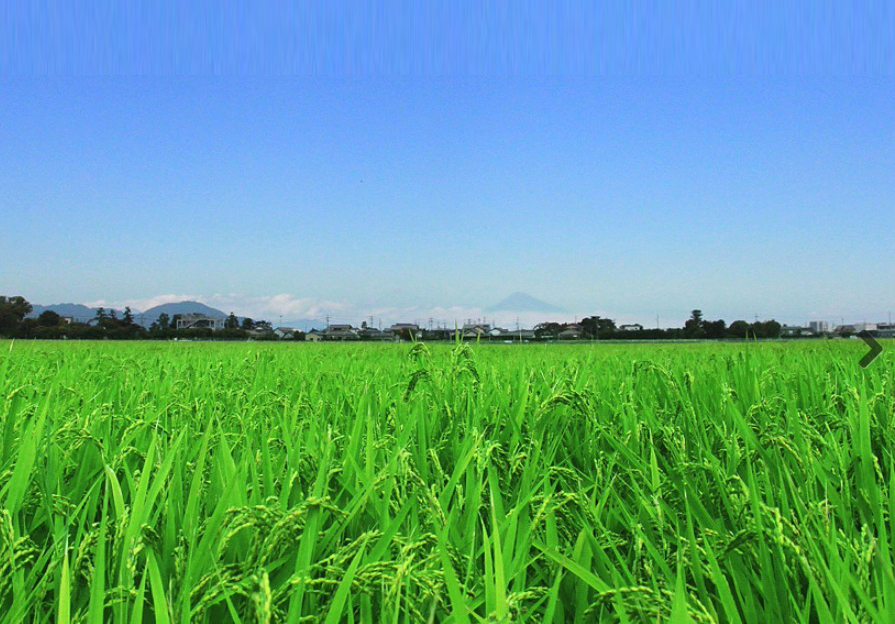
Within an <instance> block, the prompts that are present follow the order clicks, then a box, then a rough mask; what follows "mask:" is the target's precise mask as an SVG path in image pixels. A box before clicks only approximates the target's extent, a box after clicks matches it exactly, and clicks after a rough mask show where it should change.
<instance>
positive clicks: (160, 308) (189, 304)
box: [134, 301, 241, 327]
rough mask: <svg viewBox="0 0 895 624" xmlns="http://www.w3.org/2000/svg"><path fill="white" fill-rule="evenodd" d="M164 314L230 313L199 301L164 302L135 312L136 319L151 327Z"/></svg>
mask: <svg viewBox="0 0 895 624" xmlns="http://www.w3.org/2000/svg"><path fill="white" fill-rule="evenodd" d="M162 314H167V315H168V318H174V315H175V314H204V315H205V316H211V317H226V316H228V313H226V312H222V311H220V310H218V309H217V308H212V307H211V306H207V305H205V304H204V303H199V302H198V301H178V302H177V303H163V304H162V305H157V306H155V307H154V308H149V309H148V310H146V311H145V312H142V313H140V314H137V313H134V320H135V321H137V322H138V323H140V324H141V325H143V326H144V327H149V326H150V325H152V324H153V323H154V322H155V321H157V320H158V317H159V316H160V315H162ZM240 320H241V319H240Z"/></svg>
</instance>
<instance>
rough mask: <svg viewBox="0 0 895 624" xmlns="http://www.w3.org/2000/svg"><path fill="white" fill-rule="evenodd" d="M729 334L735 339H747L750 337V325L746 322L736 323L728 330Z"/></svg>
mask: <svg viewBox="0 0 895 624" xmlns="http://www.w3.org/2000/svg"><path fill="white" fill-rule="evenodd" d="M727 333H728V334H729V335H731V336H733V337H734V338H746V337H747V336H748V335H749V323H747V322H746V321H734V322H733V323H731V324H730V327H728V328H727Z"/></svg>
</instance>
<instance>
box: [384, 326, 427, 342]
mask: <svg viewBox="0 0 895 624" xmlns="http://www.w3.org/2000/svg"><path fill="white" fill-rule="evenodd" d="M388 331H390V332H391V333H392V334H393V335H394V336H396V337H398V338H404V339H405V340H406V339H409V340H413V339H414V338H416V337H418V336H420V326H419V325H417V324H416V323H395V324H394V325H392V326H391V327H389V328H388Z"/></svg>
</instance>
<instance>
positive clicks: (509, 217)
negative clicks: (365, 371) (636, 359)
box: [0, 3, 895, 324]
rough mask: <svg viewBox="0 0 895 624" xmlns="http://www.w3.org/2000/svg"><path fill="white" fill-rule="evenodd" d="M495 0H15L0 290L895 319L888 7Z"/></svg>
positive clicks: (894, 103)
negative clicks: (666, 10)
mask: <svg viewBox="0 0 895 624" xmlns="http://www.w3.org/2000/svg"><path fill="white" fill-rule="evenodd" d="M52 6H55V5H50V7H52ZM490 6H491V7H492V8H491V9H489V10H488V11H487V12H483V13H482V12H480V13H469V12H461V11H457V10H448V9H446V8H444V7H441V8H439V9H437V10H433V11H431V12H430V13H427V14H419V12H418V11H417V10H414V11H391V10H390V8H389V9H384V10H382V11H379V12H375V13H374V12H371V10H370V9H366V10H361V11H355V12H351V11H347V10H344V7H343V9H338V10H330V11H329V12H327V11H326V10H324V9H320V10H317V9H314V8H312V9H309V10H307V11H303V12H301V13H300V14H298V13H294V12H293V13H279V12H278V10H277V9H271V10H270V11H269V12H267V13H266V14H265V16H264V17H260V16H247V15H241V14H233V13H230V14H225V15H224V16H223V17H220V19H217V17H216V16H215V14H213V13H212V12H211V11H210V10H209V11H200V12H198V13H196V14H193V15H191V16H178V17H177V18H176V19H175V18H174V16H173V15H159V14H143V13H136V14H135V13H127V14H120V15H119V14H116V13H107V12H103V11H101V10H99V9H97V10H96V11H93V12H91V11H82V12H79V13H78V14H74V13H72V14H71V15H66V14H65V13H64V12H65V10H66V9H65V8H61V7H57V8H45V9H43V10H29V11H28V12H27V13H25V12H17V10H16V9H13V10H12V11H11V12H10V15H9V16H8V17H7V18H6V21H5V22H4V23H3V25H2V27H0V34H6V35H9V34H10V33H11V32H14V33H16V37H14V38H13V39H12V41H13V42H14V43H9V42H10V41H11V39H10V38H9V37H4V41H5V42H6V43H3V44H2V45H3V46H6V48H5V51H4V53H3V54H2V56H0V70H3V77H2V79H0V110H2V114H0V212H2V223H3V239H4V244H3V245H2V246H0V291H2V293H3V294H22V295H25V296H26V297H28V298H29V299H30V300H32V301H35V302H39V303H53V302H61V301H75V302H94V301H106V302H109V303H123V302H130V303H132V304H135V305H137V307H139V306H140V305H148V304H149V303H152V302H156V301H160V300H167V299H166V297H167V298H168V299H170V298H177V297H180V296H190V297H197V298H201V299H203V300H205V301H208V302H209V303H212V304H213V305H214V304H217V305H219V306H221V307H226V306H230V307H237V309H236V310H235V311H236V312H237V313H240V312H245V313H252V314H267V315H268V316H273V315H275V314H285V315H286V316H305V315H311V314H318V315H319V314H323V313H326V312H329V313H331V314H333V315H334V316H337V317H338V316H344V317H355V318H356V320H359V318H360V315H365V314H368V313H369V314H376V313H378V314H380V315H381V314H383V313H384V314H385V315H386V316H389V315H392V316H400V315H402V314H403V315H417V316H427V315H431V314H435V315H440V316H441V317H449V316H450V315H451V314H455V315H456V314H460V315H461V316H462V315H463V314H464V313H467V312H468V313H470V314H475V311H476V310H477V309H478V308H482V307H485V306H488V305H490V304H493V303H495V302H497V301H498V300H500V299H502V298H503V297H504V296H506V295H508V294H510V293H511V292H513V291H525V292H527V293H530V294H532V295H534V296H536V297H539V298H541V299H544V300H546V301H549V302H551V303H554V304H557V305H560V306H563V307H564V308H566V309H568V310H570V311H571V312H574V313H591V312H593V313H601V314H604V315H609V316H612V317H615V318H619V319H622V320H640V321H641V322H651V323H653V322H655V321H654V319H655V316H656V315H657V314H658V315H660V317H661V318H662V319H664V320H665V321H667V323H669V324H670V323H673V322H674V323H676V322H678V321H679V320H681V319H682V318H684V317H685V316H686V315H687V313H688V311H689V310H690V309H691V308H694V307H700V308H702V309H703V310H704V311H705V313H706V316H708V317H710V318H716V317H723V318H725V319H727V320H728V321H730V320H733V319H734V318H748V319H751V318H752V316H753V315H754V314H758V315H759V316H761V317H776V318H778V319H780V320H783V321H788V322H797V321H804V320H807V319H809V318H823V319H829V320H834V319H835V320H838V319H839V318H840V317H842V316H844V317H846V319H847V320H849V319H850V320H855V321H858V320H863V319H864V318H865V317H866V318H867V320H882V319H883V318H885V315H886V314H887V313H888V311H889V310H891V309H895V272H893V270H892V260H893V249H895V244H893V243H895V229H893V227H892V224H893V217H895V79H893V76H895V61H893V45H895V44H893V41H892V39H891V38H892V34H891V33H892V32H895V12H893V10H892V9H891V8H887V7H881V6H876V7H871V8H869V9H867V10H866V11H865V10H864V9H860V10H855V11H854V12H853V13H849V14H847V15H843V14H841V10H837V11H834V10H833V9H828V10H827V11H826V12H824V10H822V9H816V10H815V12H814V13H812V14H811V15H807V16H800V15H798V14H795V13H793V12H791V11H788V10H787V9H785V8H784V9H781V10H779V11H778V12H777V13H770V12H765V13H759V14H756V15H755V16H752V17H749V16H747V15H746V14H745V13H744V12H743V11H741V10H740V9H739V8H737V6H736V5H731V7H732V8H730V9H729V10H728V11H727V12H726V13H725V14H723V15H721V14H719V13H718V11H717V10H712V11H705V10H702V11H699V10H696V9H698V8H699V6H700V5H691V7H690V9H691V10H690V11H683V12H682V17H681V18H676V17H675V16H673V15H662V14H661V13H658V14H657V12H656V9H657V7H656V5H654V4H651V3H646V4H638V5H636V6H638V7H639V9H638V10H636V11H633V12H632V13H630V14H629V15H615V14H612V15H604V14H600V13H599V12H598V11H597V12H594V11H589V12H586V13H582V14H580V15H579V14H576V12H575V11H573V10H572V5H563V6H564V7H565V9H563V10H560V11H555V10H548V9H546V8H544V7H539V6H537V5H531V7H530V9H528V10H525V11H521V12H514V11H509V10H507V9H506V7H503V5H501V4H494V5H490ZM526 6H528V5H526ZM743 6H745V5H743ZM405 8H406V7H405ZM41 11H44V12H41ZM676 19H678V20H679V21H675V20H676ZM613 20H614V21H613ZM806 20H807V21H806ZM172 23H173V24H174V25H172ZM183 24H188V25H189V24H192V26H186V27H185V26H183ZM4 29H5V30H6V32H5V33H4V32H3V30H4ZM190 33H192V35H193V36H190ZM209 33H210V34H209ZM458 33H459V34H458ZM89 42H93V45H86V44H87V43H89ZM290 42H291V43H290ZM89 74H93V75H89ZM215 74H216V75H215ZM288 74H291V75H288ZM277 295H279V296H280V298H279V299H278V300H277V299H275V296H277ZM277 301H279V303H277ZM239 306H241V307H242V309H240V308H239ZM452 307H453V308H452ZM449 308H452V309H453V312H451V311H450V310H449ZM225 311H228V312H229V311H230V310H229V309H226V310H225ZM663 324H666V323H665V322H663Z"/></svg>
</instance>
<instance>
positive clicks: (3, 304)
mask: <svg viewBox="0 0 895 624" xmlns="http://www.w3.org/2000/svg"><path fill="white" fill-rule="evenodd" d="M32 309H33V308H32V306H31V304H30V303H29V302H28V301H27V300H26V299H25V298H24V297H19V296H16V297H5V296H0V336H3V337H6V338H47V339H51V338H56V339H59V338H74V339H79V338H80V339H102V338H109V339H115V340H134V339H155V340H165V339H172V338H185V339H202V338H215V339H225V340H226V339H230V340H241V339H242V340H245V339H248V338H253V339H256V340H259V339H260V340H264V339H267V340H275V339H276V336H275V334H274V333H273V328H272V327H271V324H270V323H269V322H268V321H263V320H262V321H255V320H253V319H251V318H243V319H239V318H238V317H237V316H236V315H235V314H233V313H232V312H231V313H230V315H229V316H228V317H227V318H226V319H225V320H224V328H223V329H218V330H212V329H211V328H207V327H203V328H187V329H183V328H181V329H178V328H177V321H178V320H179V317H180V315H179V314H175V315H174V316H173V317H169V316H168V315H167V314H164V313H162V314H161V315H159V317H158V319H157V320H155V321H153V323H152V325H150V326H149V327H148V328H146V327H143V326H142V325H140V324H139V323H136V322H134V315H133V314H132V312H131V309H130V308H125V309H124V311H123V312H122V314H121V315H120V316H119V315H118V313H117V312H116V311H115V310H108V311H106V310H105V309H104V308H99V309H98V310H97V312H96V316H95V317H94V318H93V319H91V320H90V321H89V322H87V323H84V322H75V321H72V320H71V319H66V318H64V317H62V316H60V315H59V314H57V313H56V312H53V311H52V310H45V311H44V312H42V313H41V314H40V315H39V316H37V317H36V318H32V317H29V316H28V315H29V314H30V313H31V311H32ZM569 329H571V330H573V335H577V337H579V338H581V339H586V340H587V339H589V340H699V339H703V340H725V339H737V340H744V339H756V338H779V337H780V332H781V329H782V327H781V325H780V323H778V322H777V321H775V320H769V321H755V322H753V323H749V322H747V321H743V320H737V321H733V322H732V323H730V325H728V324H727V323H726V322H725V321H724V320H723V319H717V320H707V319H706V318H705V317H704V316H703V313H702V311H701V310H693V312H692V313H691V314H690V318H689V319H687V321H686V322H685V323H684V326H683V327H671V328H666V329H659V328H656V329H646V328H644V329H639V330H633V331H632V330H630V329H626V330H622V329H620V328H618V327H617V326H616V324H615V322H614V321H613V320H612V319H608V318H603V317H600V316H589V317H586V318H583V319H581V321H579V322H577V323H554V322H547V323H540V324H538V325H536V326H535V328H534V333H535V338H536V339H538V340H552V339H557V338H562V337H563V336H562V335H561V334H562V333H563V332H565V331H566V330H569ZM422 338H423V339H425V338H426V336H425V333H424V334H423V336H422ZM288 339H290V340H304V339H305V334H304V333H303V332H295V333H294V334H293V335H292V336H291V337H290V338H288Z"/></svg>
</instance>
